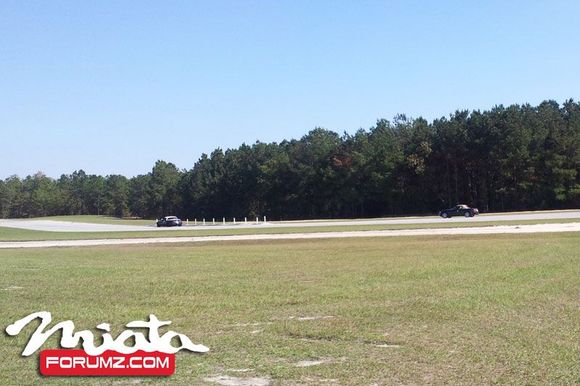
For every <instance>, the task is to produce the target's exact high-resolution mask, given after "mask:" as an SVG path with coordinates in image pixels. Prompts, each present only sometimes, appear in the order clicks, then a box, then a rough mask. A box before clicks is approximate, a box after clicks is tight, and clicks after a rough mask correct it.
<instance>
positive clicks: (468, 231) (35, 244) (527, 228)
mask: <svg viewBox="0 0 580 386" xmlns="http://www.w3.org/2000/svg"><path fill="white" fill-rule="evenodd" d="M546 232H547V233H551V232H580V222H574V223H566V224H534V225H504V226H501V225H500V226H491V227H465V228H434V229H401V230H383V231H354V232H320V233H280V234H256V235H233V236H195V237H152V238H132V239H103V240H49V241H19V242H0V249H8V248H49V247H86V246H99V245H131V244H160V243H198V242H216V241H217V242H224V241H259V240H296V239H329V238H331V239H332V238H345V237H356V238H359V237H395V236H399V237H401V236H443V235H484V234H487V235H489V234H522V233H546Z"/></svg>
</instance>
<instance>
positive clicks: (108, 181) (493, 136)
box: [0, 100, 580, 219]
mask: <svg viewBox="0 0 580 386" xmlns="http://www.w3.org/2000/svg"><path fill="white" fill-rule="evenodd" d="M71 162H72V163H74V160H71ZM579 172H580V104H579V103H576V102H574V101H573V100H568V101H566V102H565V103H564V104H563V105H562V106H560V105H559V104H558V103H557V102H554V101H546V102H543V103H541V104H540V105H538V106H536V107H534V106H530V105H528V104H526V105H511V106H509V107H504V106H496V107H494V108H492V109H491V110H489V111H483V112H481V111H472V112H469V111H457V112H455V113H454V114H451V115H450V116H449V117H448V118H441V119H436V120H434V121H433V122H431V123H429V122H428V121H426V120H425V119H422V118H417V119H410V118H407V117H406V116H405V115H398V116H397V117H395V118H394V119H393V120H392V121H387V120H382V119H381V120H379V121H378V122H377V123H376V125H375V126H374V127H372V128H370V129H368V130H363V129H361V130H358V131H357V132H355V133H354V134H347V133H345V134H343V135H339V134H337V133H335V132H333V131H329V130H325V129H322V128H316V129H314V130H312V131H310V132H309V133H308V134H306V135H305V136H304V137H302V138H301V139H299V140H288V141H282V142H281V143H261V142H257V143H255V144H253V145H252V146H249V145H245V144H243V145H241V146H240V147H239V148H237V149H228V150H226V151H223V150H221V149H216V150H214V151H213V152H212V153H211V154H209V155H207V154H203V155H202V156H201V158H200V159H199V160H198V161H197V162H196V163H195V164H194V165H193V168H192V169H190V170H179V169H178V168H177V167H176V166H175V165H174V164H172V163H168V162H165V161H157V162H156V164H155V165H154V167H153V169H152V170H151V172H149V173H147V174H144V175H139V176H136V177H133V178H126V177H124V176H121V175H108V176H99V175H89V174H86V173H85V172H84V171H83V170H78V171H75V172H74V173H72V174H63V175H62V176H60V178H58V179H53V178H50V177H47V176H45V175H44V174H43V173H42V172H38V173H36V174H35V175H32V176H28V177H26V178H24V179H21V178H19V177H17V176H12V177H9V178H7V179H5V180H3V181H2V180H0V217H3V218H9V217H36V216H47V215H66V214H102V215H112V216H136V217H143V218H157V217H160V216H162V215H168V214H175V215H178V216H181V217H183V218H189V219H193V218H202V217H207V218H211V217H216V218H221V217H222V216H224V217H228V218H231V217H238V218H241V217H244V216H248V217H251V216H255V215H259V216H262V215H266V216H268V218H270V219H299V218H332V217H335V218H336V217H367V216H384V215H399V214H411V213H433V212H436V211H438V210H440V209H441V208H444V207H448V206H451V205H454V204H456V203H466V204H471V205H474V206H477V207H478V208H479V209H480V211H482V212H485V211H508V210H524V209H551V208H578V207H580V173H579Z"/></svg>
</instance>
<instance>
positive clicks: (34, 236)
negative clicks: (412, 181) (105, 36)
mask: <svg viewBox="0 0 580 386" xmlns="http://www.w3.org/2000/svg"><path fill="white" fill-rule="evenodd" d="M579 221H580V220H579V219H553V220H516V221H501V222H491V221H490V222H487V221H484V222H445V223H435V224H389V225H347V226H318V227H300V226H298V225H297V226H290V225H288V226H285V227H280V228H260V227H259V226H256V227H252V228H238V229H212V227H211V226H209V225H208V226H206V227H201V226H198V227H193V226H192V227H183V228H179V229H177V228H172V229H167V230H165V229H164V230H155V231H143V232H141V231H125V232H46V231H35V230H28V229H17V228H8V227H0V242H2V241H39V240H40V241H42V240H86V239H123V238H148V237H192V236H220V235H221V236H226V235H249V234H281V233H318V232H350V231H374V230H399V229H426V228H464V227H489V226H497V225H530V224H552V223H573V222H579Z"/></svg>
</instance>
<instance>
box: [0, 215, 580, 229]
mask: <svg viewBox="0 0 580 386" xmlns="http://www.w3.org/2000/svg"><path fill="white" fill-rule="evenodd" d="M558 219H566V220H568V219H578V220H579V221H580V210H569V211H555V212H526V213H501V214H484V215H480V216H475V217H470V218H465V217H453V218H450V219H443V218H441V217H439V216H425V217H396V218H380V219H357V220H314V221H280V222H266V223H264V222H259V223H256V222H254V221H252V222H250V221H248V223H247V224H246V223H243V222H238V224H236V225H233V224H231V223H228V225H211V223H209V224H207V225H205V226H204V225H200V222H201V221H198V225H193V224H192V223H193V222H190V223H189V225H185V224H184V226H183V227H181V228H178V227H175V228H157V227H156V226H155V225H154V222H153V221H151V225H121V224H118V225H117V224H91V223H81V222H70V221H55V220H39V219H33V220H28V219H10V220H2V219H0V227H9V228H20V229H30V230H37V231H49V232H137V231H139V232H142V231H158V230H168V229H239V228H256V227H260V228H288V227H300V228H306V227H320V226H324V227H328V226H349V225H396V224H398V225H403V224H453V223H466V222H467V223H469V222H497V223H498V225H501V222H502V221H518V220H519V221H522V220H558Z"/></svg>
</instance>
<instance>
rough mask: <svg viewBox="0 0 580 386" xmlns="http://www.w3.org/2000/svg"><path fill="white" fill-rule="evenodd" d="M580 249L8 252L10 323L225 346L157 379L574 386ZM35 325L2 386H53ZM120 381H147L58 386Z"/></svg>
mask: <svg viewBox="0 0 580 386" xmlns="http://www.w3.org/2000/svg"><path fill="white" fill-rule="evenodd" d="M579 250H580V234H545V235H541V236H539V235H510V236H503V235H494V236H463V237H456V236H454V237H420V238H411V237H409V238H396V239H390V238H389V239H387V238H384V239H376V238H372V239H371V238H369V239H340V240H336V239H335V240H309V241H277V242H259V243H258V242H244V243H221V244H220V243H217V244H195V245H194V244H180V245H163V246H162V245H150V246H124V247H118V246H117V247H98V248H97V247H87V248H77V249H75V248H65V249H61V248H52V249H35V250H0V310H2V312H1V313H0V326H1V327H2V328H5V327H6V326H7V325H8V324H10V323H12V322H14V321H15V320H17V319H19V318H21V317H23V316H25V315H28V314H29V313H31V312H34V311H39V310H48V311H51V312H52V313H53V318H54V320H55V321H61V320H66V319H71V320H73V321H74V322H75V324H76V326H77V328H78V329H86V328H91V327H94V326H95V325H97V324H99V323H102V322H110V323H111V324H112V326H113V329H114V332H115V333H118V332H119V331H120V330H121V328H122V324H123V323H126V322H128V321H131V320H137V319H143V318H146V317H147V315H149V314H150V313H154V314H156V315H157V316H158V317H159V318H162V319H169V320H172V321H173V324H172V329H174V330H175V331H178V332H182V333H185V334H186V335H188V336H189V337H190V338H192V340H193V341H194V342H196V343H203V344H205V345H207V346H209V347H210V349H211V351H210V353H208V354H206V355H201V356H200V355H193V354H188V353H180V354H178V355H177V369H176V373H175V375H174V376H173V377H171V378H169V379H166V380H159V379H154V378H146V379H141V382H142V383H157V382H161V383H163V382H168V381H171V383H175V384H199V383H204V381H203V379H204V378H206V377H210V376H217V375H230V376H235V377H241V378H245V377H263V378H268V379H270V380H272V382H273V383H274V384H321V383H329V382H331V381H329V380H336V381H335V382H336V383H339V384H372V383H378V384H425V383H431V384H490V383H495V384H546V383H552V384H575V383H578V380H579V376H580V368H579V365H578V363H580V348H579V343H578V342H579V339H578V338H579V330H580V312H579V308H580V307H579V306H580V302H579V299H580V282H579V277H580V254H579V253H578V251H579ZM11 286H15V287H21V288H19V289H12V290H6V288H10V287H11ZM297 317H318V318H319V319H313V320H303V321H300V320H298V319H297ZM323 317H327V318H323ZM31 331H32V328H27V329H26V330H25V331H23V333H21V335H19V336H18V337H8V336H6V335H1V336H0V358H1V360H0V384H20V385H25V384H36V383H38V382H39V379H38V375H37V365H38V360H37V358H36V357H34V356H33V357H28V358H22V357H20V352H21V350H22V348H23V347H24V345H25V342H26V341H27V339H28V334H29V333H31ZM384 344H388V345H397V346H399V347H378V346H379V345H384ZM56 345H57V341H56V339H51V340H50V341H49V342H47V344H46V345H45V347H46V348H50V347H56ZM312 359H321V360H325V361H327V363H324V364H321V365H318V366H312V367H305V368H299V367H296V366H295V364H296V363H297V362H299V361H302V360H312ZM234 369H250V370H249V371H247V372H235V371H233V370H234ZM117 381H120V382H122V383H123V382H125V383H130V382H132V381H133V380H131V379H108V378H105V379H102V378H93V379H91V378H86V379H59V378H56V379H55V378H47V379H44V380H43V383H46V384H62V383H69V384H77V383H84V384H111V383H114V382H117Z"/></svg>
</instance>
